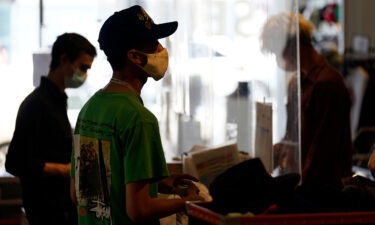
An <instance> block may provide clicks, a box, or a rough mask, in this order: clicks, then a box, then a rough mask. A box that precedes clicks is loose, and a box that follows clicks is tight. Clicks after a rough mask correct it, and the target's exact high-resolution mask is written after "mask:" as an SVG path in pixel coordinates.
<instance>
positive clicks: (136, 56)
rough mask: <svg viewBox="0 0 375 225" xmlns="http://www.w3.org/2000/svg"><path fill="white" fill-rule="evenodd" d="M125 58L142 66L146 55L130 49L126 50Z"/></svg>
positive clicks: (144, 63)
mask: <svg viewBox="0 0 375 225" xmlns="http://www.w3.org/2000/svg"><path fill="white" fill-rule="evenodd" d="M127 58H128V59H129V60H130V61H131V62H133V63H134V64H137V65H140V66H144V65H146V63H147V56H145V55H143V54H142V53H140V52H138V51H136V50H134V49H131V50H129V51H128V54H127Z"/></svg>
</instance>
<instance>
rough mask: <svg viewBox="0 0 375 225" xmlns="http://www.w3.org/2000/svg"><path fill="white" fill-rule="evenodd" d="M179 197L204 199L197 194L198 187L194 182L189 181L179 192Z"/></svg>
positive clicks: (195, 199) (194, 199) (188, 199)
mask: <svg viewBox="0 0 375 225" xmlns="http://www.w3.org/2000/svg"><path fill="white" fill-rule="evenodd" d="M180 197H181V198H183V199H185V200H186V201H204V198H203V197H202V196H200V195H199V189H198V187H197V186H195V184H194V183H191V185H190V186H188V187H186V189H185V190H184V191H183V192H181V195H180Z"/></svg>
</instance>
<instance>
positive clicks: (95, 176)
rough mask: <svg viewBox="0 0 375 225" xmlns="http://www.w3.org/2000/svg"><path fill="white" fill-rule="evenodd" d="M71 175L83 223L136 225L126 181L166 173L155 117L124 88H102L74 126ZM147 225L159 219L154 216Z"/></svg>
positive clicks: (153, 186) (154, 191)
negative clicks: (129, 213) (127, 199)
mask: <svg viewBox="0 0 375 225" xmlns="http://www.w3.org/2000/svg"><path fill="white" fill-rule="evenodd" d="M71 176H72V177H73V178H74V179H75V185H76V195H77V201H78V214H79V224H80V225H89V224H90V225H97V224H101V225H107V224H108V225H109V224H112V225H118V224H133V223H132V222H131V220H130V219H129V217H128V216H127V214H126V208H125V207H126V206H125V191H126V190H125V187H126V186H125V184H128V183H131V182H135V181H139V180H143V179H150V181H151V182H152V183H150V196H151V197H157V183H156V181H157V180H159V179H161V178H164V177H166V176H168V169H167V167H166V162H165V158H164V152H163V147H162V144H161V139H160V133H159V126H158V122H157V119H156V118H155V116H154V115H153V114H152V113H151V112H150V111H148V110H147V109H146V108H145V107H144V106H143V104H142V103H141V101H140V99H139V98H138V97H136V96H135V95H132V94H130V93H126V92H103V91H98V92H97V93H96V94H95V95H94V96H93V97H91V98H90V100H89V101H88V102H87V103H86V104H85V106H84V107H83V108H82V110H81V112H80V114H79V116H78V120H77V125H76V128H75V135H74V152H73V154H72V170H71ZM147 224H159V221H154V222H151V223H147Z"/></svg>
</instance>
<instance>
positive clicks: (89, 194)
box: [75, 136, 111, 220]
mask: <svg viewBox="0 0 375 225" xmlns="http://www.w3.org/2000/svg"><path fill="white" fill-rule="evenodd" d="M110 146H111V142H109V141H105V140H98V139H95V138H91V137H84V136H80V137H79V148H78V149H76V151H77V150H78V151H79V152H76V153H78V154H75V156H76V157H77V158H76V161H75V162H76V171H77V172H78V173H76V174H77V175H78V177H79V179H77V177H76V182H78V185H77V184H76V188H77V187H78V190H79V191H78V201H79V205H80V206H86V207H87V209H88V213H95V216H96V218H97V219H100V220H103V219H110V215H111V212H110V200H109V197H110V191H109V190H110V186H111V179H110V178H111V166H110Z"/></svg>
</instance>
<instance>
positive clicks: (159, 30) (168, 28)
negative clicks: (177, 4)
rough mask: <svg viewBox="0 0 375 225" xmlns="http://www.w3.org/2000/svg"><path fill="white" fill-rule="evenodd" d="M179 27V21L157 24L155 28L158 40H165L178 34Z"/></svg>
mask: <svg viewBox="0 0 375 225" xmlns="http://www.w3.org/2000/svg"><path fill="white" fill-rule="evenodd" d="M177 27H178V23H177V21H174V22H169V23H162V24H157V25H156V26H155V35H156V39H160V38H165V37H168V36H170V35H171V34H173V33H174V32H176V30H177Z"/></svg>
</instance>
